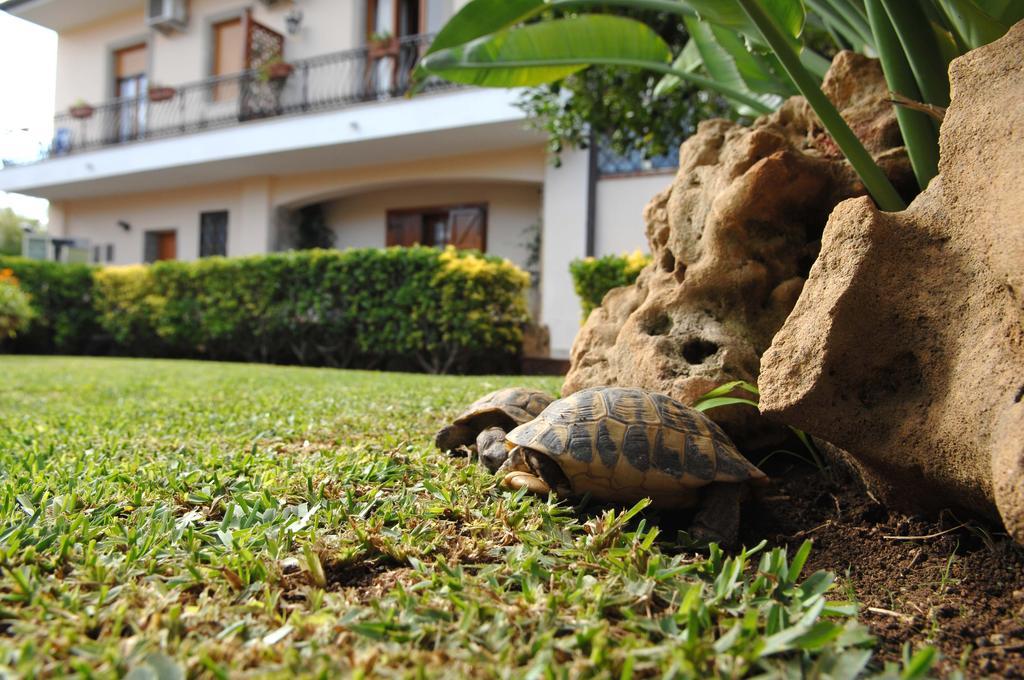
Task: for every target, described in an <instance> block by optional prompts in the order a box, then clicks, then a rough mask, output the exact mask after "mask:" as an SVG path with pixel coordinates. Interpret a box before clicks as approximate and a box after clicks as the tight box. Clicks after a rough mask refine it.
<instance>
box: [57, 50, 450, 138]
mask: <svg viewBox="0 0 1024 680" xmlns="http://www.w3.org/2000/svg"><path fill="white" fill-rule="evenodd" d="M432 38H433V36H431V35H425V34H424V35H414V36H408V37H404V38H399V39H397V40H393V41H390V43H389V44H388V45H385V46H383V47H382V46H374V47H362V48H356V49H352V50H346V51H343V52H335V53H333V54H326V55H322V56H318V57H312V58H310V59H302V60H296V61H293V62H286V63H278V64H270V65H268V66H265V67H263V68H261V69H253V70H250V71H243V72H241V73H237V74H233V75H227V76H217V77H212V78H207V79H205V80H201V81H198V82H194V83H189V84H187V85H180V86H175V87H173V88H172V87H155V86H150V88H149V90H148V92H145V93H142V94H141V95H140V96H137V97H124V98H121V99H116V100H112V101H109V102H105V103H103V104H100V105H97V106H82V107H72V108H71V109H70V110H68V111H67V112H65V113H62V114H59V115H58V116H56V117H55V119H54V139H53V143H52V144H51V145H50V148H49V149H47V150H46V152H45V153H44V154H43V157H44V158H48V157H54V156H62V155H67V154H70V153H75V152H78V151H85V150H88V149H97V148H102V147H108V146H114V145H118V144H124V143H127V142H134V141H138V140H146V139H158V138H163V137H173V136H177V135H184V134H189V133H192V132H199V131H202V130H211V129H215V128H222V127H228V126H232V125H238V124H240V123H245V122H248V121H252V120H263V119H267V118H273V117H276V116H283V115H289V114H295V113H303V112H312V111H325V110H330V109H338V108H344V107H346V106H351V105H353V104H359V103H363V102H372V101H380V100H386V99H390V98H393V97H399V96H402V95H404V94H405V93H406V92H408V91H409V88H410V86H411V85H412V80H411V76H412V72H413V69H414V68H415V66H416V63H417V62H418V61H419V58H420V56H421V55H422V54H423V53H424V52H425V51H426V49H427V46H428V45H429V44H430V41H431V39H432ZM453 87H455V86H453V85H452V84H450V83H446V82H444V81H441V80H438V79H436V78H430V79H428V80H427V81H426V82H425V83H424V84H423V85H422V86H421V88H420V89H421V91H436V90H442V89H451V88H453Z"/></svg>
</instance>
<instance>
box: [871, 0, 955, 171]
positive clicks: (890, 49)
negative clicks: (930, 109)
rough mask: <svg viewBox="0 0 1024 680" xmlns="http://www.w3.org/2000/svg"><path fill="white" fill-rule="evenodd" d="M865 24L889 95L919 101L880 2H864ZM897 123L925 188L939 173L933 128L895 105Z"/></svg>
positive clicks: (918, 115) (925, 119)
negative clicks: (876, 52) (866, 13)
mask: <svg viewBox="0 0 1024 680" xmlns="http://www.w3.org/2000/svg"><path fill="white" fill-rule="evenodd" d="M867 10H868V21H870V22H871V30H872V32H873V33H874V34H875V41H876V43H877V45H878V57H879V60H880V61H881V62H882V71H883V72H884V73H885V82H886V84H887V85H888V86H889V89H890V90H891V91H892V92H895V93H897V94H901V95H903V96H904V97H907V98H909V99H913V100H914V101H921V91H920V90H918V88H917V80H916V79H915V78H914V74H913V72H912V71H911V69H910V64H909V63H907V58H906V55H905V54H904V52H903V48H902V45H901V44H900V40H899V38H898V37H897V35H896V31H895V30H894V29H893V26H892V24H891V23H890V22H889V15H888V14H887V13H886V11H885V8H884V7H883V6H882V0H867ZM896 120H897V121H899V124H900V133H901V134H902V135H903V144H904V145H905V146H906V148H907V155H908V156H909V157H910V165H911V167H913V169H914V177H916V178H917V184H918V186H920V187H921V189H924V188H925V187H927V186H928V182H930V181H931V180H932V178H933V177H935V175H936V174H938V171H939V136H938V133H937V132H936V130H935V125H934V123H932V121H931V120H930V119H929V118H928V116H926V115H925V114H923V113H921V112H919V111H912V110H910V109H908V108H906V107H905V106H896Z"/></svg>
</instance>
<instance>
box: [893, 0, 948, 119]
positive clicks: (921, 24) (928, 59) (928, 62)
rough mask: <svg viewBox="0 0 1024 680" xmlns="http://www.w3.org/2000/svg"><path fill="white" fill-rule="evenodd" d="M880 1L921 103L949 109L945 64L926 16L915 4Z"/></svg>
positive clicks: (901, 0)
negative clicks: (921, 97)
mask: <svg viewBox="0 0 1024 680" xmlns="http://www.w3.org/2000/svg"><path fill="white" fill-rule="evenodd" d="M881 1H882V6H883V7H884V8H885V13H886V14H888V15H889V21H891V22H892V27H893V29H895V31H896V35H897V36H899V41H900V44H901V45H902V46H903V53H904V54H905V55H906V60H907V62H908V63H909V64H910V69H911V71H913V73H914V79H915V80H916V81H917V87H918V89H919V90H920V91H921V94H922V95H923V96H924V101H925V102H927V103H929V104H934V105H936V106H949V77H948V76H947V75H946V66H947V64H946V60H945V59H944V58H943V56H942V52H941V51H940V50H939V46H938V44H936V42H935V34H934V33H933V32H932V29H931V25H930V24H929V23H928V17H927V16H925V14H924V12H922V11H921V9H920V7H918V6H917V3H913V2H907V0H897V1H896V2H894V1H893V0H881ZM904 94H906V93H904ZM907 96H908V97H909V96H910V95H907Z"/></svg>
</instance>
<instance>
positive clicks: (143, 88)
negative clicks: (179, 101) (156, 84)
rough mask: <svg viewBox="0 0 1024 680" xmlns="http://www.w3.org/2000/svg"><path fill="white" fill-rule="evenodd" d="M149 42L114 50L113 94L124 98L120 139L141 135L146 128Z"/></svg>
mask: <svg viewBox="0 0 1024 680" xmlns="http://www.w3.org/2000/svg"><path fill="white" fill-rule="evenodd" d="M147 55H148V51H147V49H146V44H145V43H142V44H139V45H132V46H131V47H125V48H124V49H120V50H117V51H116V52H114V96H115V97H117V98H118V99H120V100H122V101H121V104H120V105H119V108H118V115H117V138H118V140H119V141H122V142H124V141H128V140H131V139H138V138H139V137H140V136H141V135H142V133H143V131H144V130H145V116H146V103H147V99H146V93H147V86H148V82H147V77H146V65H147V61H148V56H147Z"/></svg>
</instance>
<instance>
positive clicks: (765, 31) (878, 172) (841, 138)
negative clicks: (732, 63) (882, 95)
mask: <svg viewBox="0 0 1024 680" xmlns="http://www.w3.org/2000/svg"><path fill="white" fill-rule="evenodd" d="M737 2H738V3H739V5H740V6H741V7H742V8H743V11H744V12H746V13H747V16H748V17H750V20H751V21H752V22H753V23H754V25H755V26H757V27H758V29H759V30H760V31H761V34H762V36H763V37H764V39H765V42H767V43H768V45H769V46H770V47H771V48H772V49H773V50H774V51H775V55H776V56H777V57H778V59H779V61H780V62H781V63H782V67H783V68H785V69H786V73H788V74H789V77H790V79H792V81H793V84H794V85H796V88H797V89H798V90H799V91H800V94H802V95H803V96H804V98H805V99H806V100H807V103H808V104H810V105H811V108H812V109H814V112H815V113H816V114H818V118H820V119H821V122H822V124H823V125H824V126H825V128H826V129H827V130H828V132H829V134H830V135H832V139H833V140H835V143H836V145H837V146H839V148H840V150H842V152H843V154H844V155H845V156H846V158H847V160H848V161H850V165H852V166H853V169H854V170H855V171H856V172H857V174H858V175H859V176H860V178H861V181H862V182H864V186H865V187H866V188H867V190H868V192H869V193H870V194H871V196H872V198H874V199H875V202H876V203H878V207H880V208H881V209H882V210H886V211H890V212H892V211H898V210H905V209H906V207H907V206H906V204H905V203H904V202H903V199H902V198H900V195H899V194H898V193H897V192H896V189H895V187H893V185H892V182H890V181H889V178H888V177H886V176H885V173H884V172H882V169H881V168H880V167H878V164H877V163H875V160H874V159H873V158H872V157H871V154H869V153H868V151H867V149H865V148H864V145H863V144H861V142H860V140H859V139H857V135H855V134H853V130H851V129H850V126H849V125H847V124H846V121H845V120H843V117H842V116H841V115H839V111H837V110H836V107H835V106H834V105H833V104H832V102H831V101H829V99H828V97H826V96H825V93H824V92H822V91H821V88H820V87H818V84H817V83H816V82H815V80H814V76H812V75H811V74H810V73H808V72H807V69H805V68H804V67H803V65H802V64H801V63H800V55H798V54H797V53H796V51H795V50H793V48H792V47H791V46H790V44H789V42H788V41H787V40H786V38H785V36H784V35H782V32H781V31H780V30H779V28H778V27H777V26H776V25H775V22H774V21H772V19H771V17H770V16H768V14H767V12H765V11H764V8H762V7H761V5H760V3H758V1H757V0H737Z"/></svg>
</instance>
